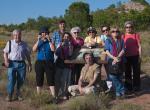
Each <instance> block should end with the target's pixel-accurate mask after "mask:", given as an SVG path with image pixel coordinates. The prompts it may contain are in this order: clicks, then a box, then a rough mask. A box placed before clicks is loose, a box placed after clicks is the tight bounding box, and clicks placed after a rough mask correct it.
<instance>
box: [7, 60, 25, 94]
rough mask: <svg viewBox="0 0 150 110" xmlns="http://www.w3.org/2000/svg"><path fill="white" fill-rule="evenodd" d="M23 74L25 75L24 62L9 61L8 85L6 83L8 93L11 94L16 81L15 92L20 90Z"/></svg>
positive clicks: (23, 78)
mask: <svg viewBox="0 0 150 110" xmlns="http://www.w3.org/2000/svg"><path fill="white" fill-rule="evenodd" d="M25 75H26V64H25V62H13V61H10V63H9V68H8V85H7V92H8V94H9V95H12V94H13V92H14V87H15V84H16V83H17V93H19V92H20V88H21V86H22V85H23V82H24V80H25Z"/></svg>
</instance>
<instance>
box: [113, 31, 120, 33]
mask: <svg viewBox="0 0 150 110" xmlns="http://www.w3.org/2000/svg"><path fill="white" fill-rule="evenodd" d="M111 32H112V33H119V32H120V31H111Z"/></svg>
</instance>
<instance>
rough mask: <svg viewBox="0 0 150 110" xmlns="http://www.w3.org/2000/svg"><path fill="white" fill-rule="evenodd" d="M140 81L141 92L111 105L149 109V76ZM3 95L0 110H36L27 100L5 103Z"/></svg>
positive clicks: (149, 71) (103, 73)
mask: <svg viewBox="0 0 150 110" xmlns="http://www.w3.org/2000/svg"><path fill="white" fill-rule="evenodd" d="M149 67H150V64H148V65H145V66H144V67H143V68H144V69H145V71H146V73H150V68H149ZM102 78H105V71H104V70H102ZM141 81H142V91H141V92H139V93H138V94H136V95H135V94H134V95H131V96H129V97H128V98H127V99H124V100H121V101H117V100H114V101H112V104H115V105H118V104H119V103H131V104H135V105H140V106H142V107H144V110H149V108H150V75H148V74H145V73H143V74H141ZM5 97H6V96H5V95H3V94H2V93H1V92H0V110H37V108H34V107H32V105H30V104H29V102H27V100H24V101H21V102H18V101H13V102H6V101H5Z"/></svg>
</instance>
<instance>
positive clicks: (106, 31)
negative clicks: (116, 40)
mask: <svg viewBox="0 0 150 110" xmlns="http://www.w3.org/2000/svg"><path fill="white" fill-rule="evenodd" d="M109 30H110V27H109V26H102V27H101V32H102V34H101V35H100V38H101V40H102V41H103V42H104V43H105V41H106V39H107V38H108V37H109V36H110V35H109Z"/></svg>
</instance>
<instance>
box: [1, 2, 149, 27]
mask: <svg viewBox="0 0 150 110" xmlns="http://www.w3.org/2000/svg"><path fill="white" fill-rule="evenodd" d="M75 1H79V0H0V24H20V23H23V22H26V21H27V20H28V18H35V19H36V18H37V17H39V16H44V17H54V16H60V15H62V16H63V15H64V14H65V10H66V9H68V7H69V5H71V4H72V3H73V2H75ZM80 1H81V0H80ZM83 1H85V2H86V3H88V4H89V6H90V10H91V11H95V10H97V9H105V8H107V7H108V6H109V5H111V4H116V3H117V2H119V1H121V2H122V3H123V2H127V1H128V0H83ZM147 1H148V2H149V3H150V0H147Z"/></svg>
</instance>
